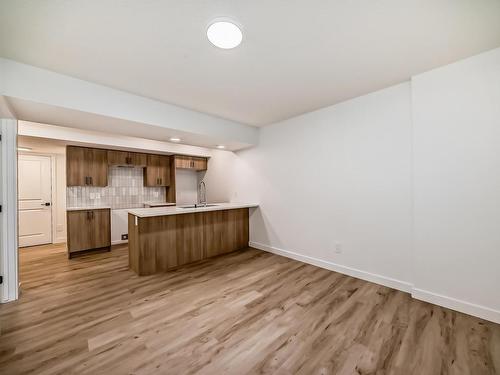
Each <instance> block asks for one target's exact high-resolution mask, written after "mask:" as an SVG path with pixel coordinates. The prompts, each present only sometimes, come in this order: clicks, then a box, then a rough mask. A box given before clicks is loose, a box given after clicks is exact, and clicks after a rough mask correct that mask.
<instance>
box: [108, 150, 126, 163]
mask: <svg viewBox="0 0 500 375" xmlns="http://www.w3.org/2000/svg"><path fill="white" fill-rule="evenodd" d="M128 160H129V153H128V152H127V151H115V150H108V164H109V165H115V166H124V165H128Z"/></svg>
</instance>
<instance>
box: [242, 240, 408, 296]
mask: <svg viewBox="0 0 500 375" xmlns="http://www.w3.org/2000/svg"><path fill="white" fill-rule="evenodd" d="M248 245H249V246H250V247H254V248H256V249H260V250H264V251H267V252H270V253H273V254H277V255H281V256H284V257H287V258H291V259H295V260H298V261H301V262H304V263H308V264H312V265H314V266H317V267H321V268H325V269H327V270H330V271H335V272H339V273H342V274H345V275H349V276H352V277H356V278H358V279H362V280H366V281H370V282H372V283H376V284H380V285H384V286H387V287H389V288H393V289H397V290H401V291H403V292H407V293H409V292H411V289H412V284H411V283H408V282H405V281H401V280H396V279H393V278H390V277H385V276H382V275H377V274H374V273H371V272H366V271H362V270H359V269H356V268H352V267H347V266H342V265H340V264H336V263H333V262H329V261H326V260H322V259H318V258H314V257H310V256H307V255H302V254H298V253H295V252H293V251H288V250H283V249H279V248H277V247H273V246H269V245H265V244H262V243H259V242H254V241H250V242H249V243H248Z"/></svg>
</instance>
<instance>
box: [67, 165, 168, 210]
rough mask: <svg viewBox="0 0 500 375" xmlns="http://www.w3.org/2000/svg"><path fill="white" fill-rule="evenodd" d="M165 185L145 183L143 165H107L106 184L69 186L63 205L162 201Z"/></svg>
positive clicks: (120, 205) (119, 205)
mask: <svg viewBox="0 0 500 375" xmlns="http://www.w3.org/2000/svg"><path fill="white" fill-rule="evenodd" d="M165 194H166V188H165V187H145V186H144V185H143V169H142V168H121V167H110V168H109V170H108V186H106V187H90V186H70V187H67V188H66V205H67V206H68V207H79V206H111V208H112V209H120V208H136V207H142V206H143V202H165Z"/></svg>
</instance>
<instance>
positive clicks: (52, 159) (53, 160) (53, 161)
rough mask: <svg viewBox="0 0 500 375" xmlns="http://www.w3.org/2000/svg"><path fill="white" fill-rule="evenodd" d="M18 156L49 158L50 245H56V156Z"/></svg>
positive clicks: (41, 154) (36, 153) (25, 152)
mask: <svg viewBox="0 0 500 375" xmlns="http://www.w3.org/2000/svg"><path fill="white" fill-rule="evenodd" d="M19 155H26V156H45V157H49V158H50V200H51V204H50V243H51V244H53V243H56V242H55V241H56V238H57V228H56V225H55V220H54V217H55V216H54V215H56V214H57V207H56V205H57V194H56V193H57V190H56V189H54V186H56V184H57V180H56V174H55V173H54V171H55V170H56V155H55V154H50V153H43V152H27V151H18V158H19ZM18 168H19V163H18ZM18 209H19V201H18Z"/></svg>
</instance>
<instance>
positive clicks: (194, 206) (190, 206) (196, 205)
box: [179, 204, 217, 208]
mask: <svg viewBox="0 0 500 375" xmlns="http://www.w3.org/2000/svg"><path fill="white" fill-rule="evenodd" d="M214 206H217V204H192V205H189V206H179V208H203V207H214Z"/></svg>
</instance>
